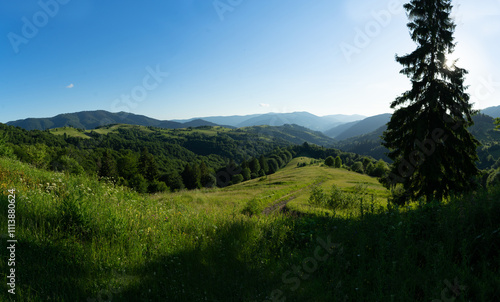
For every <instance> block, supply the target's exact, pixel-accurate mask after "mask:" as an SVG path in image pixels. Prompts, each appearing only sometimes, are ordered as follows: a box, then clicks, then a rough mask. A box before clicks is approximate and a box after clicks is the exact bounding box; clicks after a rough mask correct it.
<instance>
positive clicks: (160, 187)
mask: <svg viewBox="0 0 500 302" xmlns="http://www.w3.org/2000/svg"><path fill="white" fill-rule="evenodd" d="M164 192H170V188H169V187H168V186H167V185H166V184H165V183H164V182H163V181H158V180H154V181H152V182H150V183H149V185H148V193H164Z"/></svg>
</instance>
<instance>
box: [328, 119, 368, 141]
mask: <svg viewBox="0 0 500 302" xmlns="http://www.w3.org/2000/svg"><path fill="white" fill-rule="evenodd" d="M359 122H360V121H354V122H348V123H345V124H341V125H338V126H335V127H333V128H331V129H330V130H326V131H325V132H324V134H325V135H327V136H329V137H331V138H336V137H337V136H339V135H340V134H342V132H344V131H347V130H348V129H349V128H351V127H353V126H354V125H356V124H357V123H359Z"/></svg>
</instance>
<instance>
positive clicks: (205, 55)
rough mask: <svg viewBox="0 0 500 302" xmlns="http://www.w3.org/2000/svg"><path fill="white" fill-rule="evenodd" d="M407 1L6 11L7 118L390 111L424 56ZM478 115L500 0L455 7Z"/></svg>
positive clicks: (1, 74)
mask: <svg viewBox="0 0 500 302" xmlns="http://www.w3.org/2000/svg"><path fill="white" fill-rule="evenodd" d="M402 3H403V1H400V0H383V1H369V0H356V1H353V0H350V1H347V0H342V1H340V0H339V1H332V0H311V1H301V0H274V1H269V0H265V1H264V0H253V1H250V0H216V1H213V0H182V1H181V0H171V1H160V0H150V1H142V2H139V1H130V0H121V1H118V0H109V1H97V0H40V1H2V3H1V4H0V20H2V22H1V23H0V44H1V47H0V64H1V65H0V66H1V68H0V122H7V121H11V120H17V119H22V118H28V117H50V116H54V115H57V114H59V113H68V112H76V111H82V110H99V109H100V110H108V111H112V112H117V111H122V110H123V111H129V112H133V113H136V114H143V115H147V116H150V117H154V118H158V119H181V118H191V117H199V116H211V115H244V114H253V113H266V112H293V111H308V112H311V113H313V114H316V115H320V116H322V115H329V114H363V115H367V116H370V115H375V114H380V113H385V112H391V110H390V108H389V104H390V103H391V101H392V100H393V99H394V98H395V97H396V96H398V95H399V94H400V93H402V92H403V91H404V90H405V89H407V88H409V81H408V80H407V79H406V78H405V77H404V76H403V75H400V74H399V70H400V66H399V65H398V64H397V63H396V62H395V61H394V56H395V54H400V55H401V54H405V53H408V52H411V51H412V50H413V49H415V44H413V42H412V41H411V40H410V38H409V34H408V30H407V28H406V22H407V19H406V15H405V13H404V11H403V10H402V8H401V4H402ZM453 3H454V5H455V11H454V15H455V17H456V22H457V25H458V27H457V29H456V34H455V38H456V41H457V42H458V45H457V48H456V51H455V54H454V55H455V57H459V58H460V61H459V63H458V65H459V66H460V67H463V68H466V69H468V70H469V75H468V77H467V84H468V85H470V89H469V90H468V92H469V93H470V94H471V98H472V101H473V102H474V103H475V108H477V109H482V108H486V107H490V106H497V105H500V68H499V67H500V57H499V56H498V55H497V53H498V51H499V46H500V18H499V16H500V0H482V1H481V6H478V4H477V3H478V2H475V3H473V1H454V2H453Z"/></svg>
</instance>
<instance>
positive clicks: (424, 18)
mask: <svg viewBox="0 0 500 302" xmlns="http://www.w3.org/2000/svg"><path fill="white" fill-rule="evenodd" d="M404 8H405V9H406V11H407V12H408V18H409V23H408V28H409V30H410V34H411V38H412V40H413V41H414V42H415V43H416V44H417V45H418V46H417V49H416V50H415V51H413V52H412V53H410V54H407V55H404V56H396V61H397V62H398V63H400V64H401V65H403V69H402V70H401V73H402V74H404V75H406V76H407V77H408V78H410V80H411V83H412V88H411V90H409V91H406V92H404V93H403V94H402V95H401V96H399V97H398V98H396V100H395V101H394V102H392V104H391V108H393V109H394V108H395V109H396V110H395V111H394V114H393V116H392V118H391V120H390V122H389V123H388V125H387V131H385V132H384V135H383V139H384V143H383V145H384V146H386V147H387V148H388V149H389V150H390V152H389V153H388V156H389V157H390V158H391V159H393V160H394V164H393V168H392V171H391V173H390V176H389V181H388V184H389V185H390V186H391V187H394V186H395V185H396V184H397V183H402V184H403V186H404V189H405V191H406V194H405V195H406V196H407V198H409V199H412V200H415V199H418V198H420V197H422V196H425V197H426V200H427V202H430V201H431V200H442V198H443V197H446V196H449V195H450V194H452V193H453V192H455V193H461V192H466V191H468V190H470V189H471V178H472V177H473V176H475V175H477V173H478V169H477V168H476V166H475V162H476V161H477V159H478V157H477V154H476V148H477V146H478V144H479V142H478V141H477V140H476V139H475V138H474V137H473V136H472V135H471V134H470V133H469V131H468V130H467V128H468V127H469V126H471V125H472V124H473V121H472V116H473V115H474V114H475V111H474V110H472V106H471V104H470V103H469V95H468V94H467V93H466V92H465V90H466V88H467V87H466V86H464V78H465V75H466V74H467V71H466V70H465V69H462V68H459V67H457V66H456V65H455V64H456V61H455V62H453V64H452V65H451V67H450V66H448V65H447V56H449V55H450V54H451V53H452V52H453V51H454V48H455V43H454V37H453V33H454V31H455V24H454V22H453V20H452V19H451V17H450V13H451V10H452V5H451V1H450V0H412V1H410V3H408V4H406V5H404ZM406 201H407V200H400V201H399V202H398V203H401V204H403V203H405V202H406Z"/></svg>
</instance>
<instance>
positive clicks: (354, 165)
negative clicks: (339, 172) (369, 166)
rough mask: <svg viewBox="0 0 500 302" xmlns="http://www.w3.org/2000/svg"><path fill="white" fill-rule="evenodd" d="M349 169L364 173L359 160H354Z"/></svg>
mask: <svg viewBox="0 0 500 302" xmlns="http://www.w3.org/2000/svg"><path fill="white" fill-rule="evenodd" d="M351 169H352V170H353V171H354V172H357V173H360V174H363V173H365V169H364V168H363V163H362V162H360V161H357V162H355V163H354V164H353V165H352V167H351Z"/></svg>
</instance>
